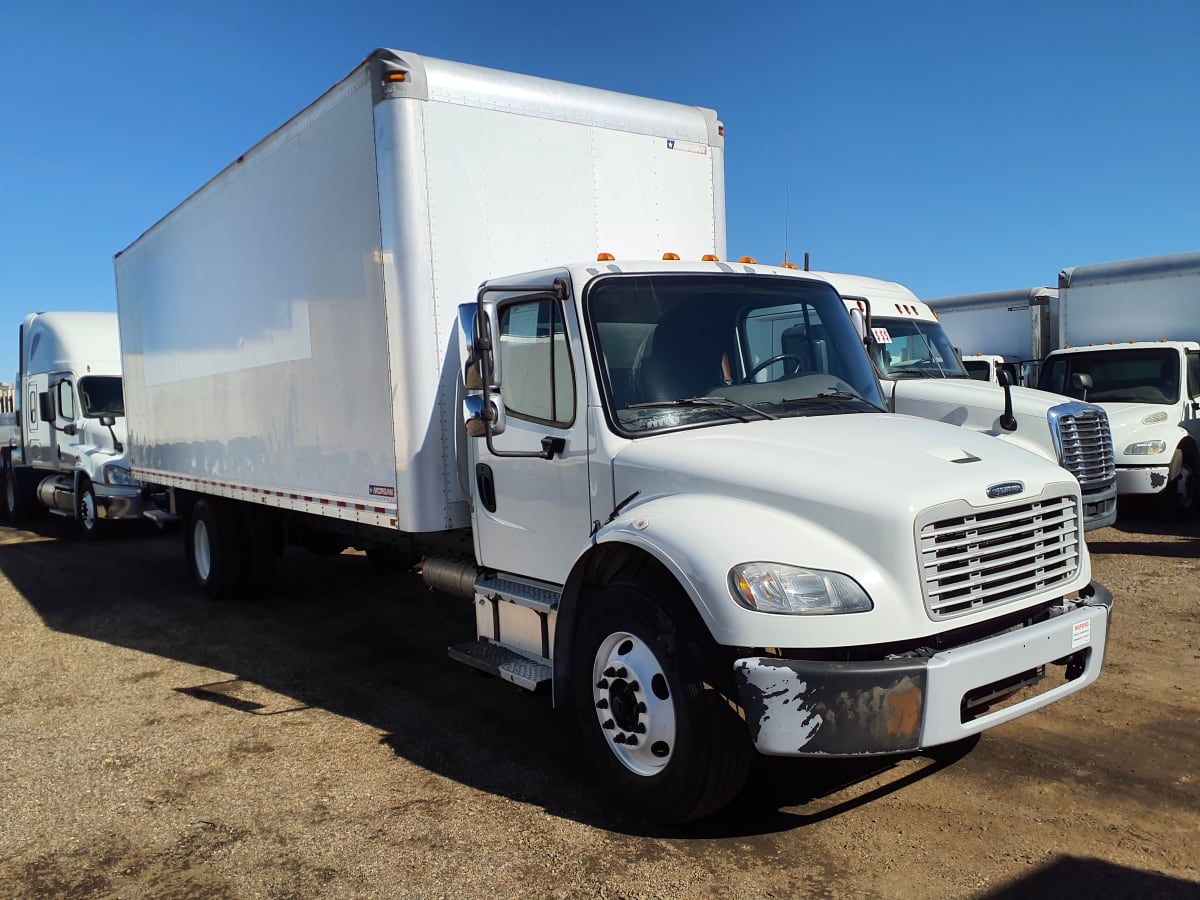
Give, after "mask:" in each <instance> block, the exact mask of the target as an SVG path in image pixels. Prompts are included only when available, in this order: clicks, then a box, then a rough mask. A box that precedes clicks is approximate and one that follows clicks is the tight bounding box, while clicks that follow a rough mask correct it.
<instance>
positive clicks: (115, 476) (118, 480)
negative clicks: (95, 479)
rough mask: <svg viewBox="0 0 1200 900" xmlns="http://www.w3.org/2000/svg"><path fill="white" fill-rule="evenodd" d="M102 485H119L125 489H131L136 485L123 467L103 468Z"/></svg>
mask: <svg viewBox="0 0 1200 900" xmlns="http://www.w3.org/2000/svg"><path fill="white" fill-rule="evenodd" d="M104 483H105V484H121V485H125V486H126V487H132V486H134V485H136V484H137V482H136V481H134V480H133V476H132V475H130V474H129V470H128V469H126V468H124V467H123V466H105V467H104Z"/></svg>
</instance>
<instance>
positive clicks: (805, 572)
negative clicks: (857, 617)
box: [729, 562, 875, 616]
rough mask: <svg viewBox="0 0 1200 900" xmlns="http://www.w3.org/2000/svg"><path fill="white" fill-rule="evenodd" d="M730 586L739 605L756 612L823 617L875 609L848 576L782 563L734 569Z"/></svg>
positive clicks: (744, 565)
mask: <svg viewBox="0 0 1200 900" xmlns="http://www.w3.org/2000/svg"><path fill="white" fill-rule="evenodd" d="M729 586H730V589H731V590H732V592H733V598H734V599H735V600H736V601H737V602H738V603H740V604H741V605H742V606H744V607H746V608H747V609H753V610H757V611H758V612H769V613H785V614H799V615H815V616H824V615H834V614H837V613H856V612H867V611H868V610H870V609H872V608H873V607H874V605H875V604H873V603H872V602H871V598H870V597H868V596H867V592H866V591H864V590H863V589H862V588H861V587H859V585H858V582H856V581H855V580H854V579H853V578H850V577H849V576H848V575H842V574H841V573H839V572H823V571H821V570H820V569H802V568H800V567H798V566H785V565H782V564H781V563H766V562H753V563H743V564H742V565H740V566H734V567H733V568H732V569H730V571H729Z"/></svg>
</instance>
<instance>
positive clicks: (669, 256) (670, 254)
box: [663, 253, 679, 259]
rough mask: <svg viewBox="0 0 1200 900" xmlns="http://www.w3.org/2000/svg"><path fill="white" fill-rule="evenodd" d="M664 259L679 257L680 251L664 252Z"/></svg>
mask: <svg viewBox="0 0 1200 900" xmlns="http://www.w3.org/2000/svg"><path fill="white" fill-rule="evenodd" d="M663 259H679V254H678V253H664V254H663Z"/></svg>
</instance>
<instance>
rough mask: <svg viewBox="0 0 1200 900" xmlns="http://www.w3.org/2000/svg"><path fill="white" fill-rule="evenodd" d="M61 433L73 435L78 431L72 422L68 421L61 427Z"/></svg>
mask: <svg viewBox="0 0 1200 900" xmlns="http://www.w3.org/2000/svg"><path fill="white" fill-rule="evenodd" d="M62 433H63V434H66V435H70V436H72V437H74V436H75V435H76V434H78V433H79V429H78V428H76V427H75V423H74V422H68V423H67V424H66V425H64V426H63V427H62Z"/></svg>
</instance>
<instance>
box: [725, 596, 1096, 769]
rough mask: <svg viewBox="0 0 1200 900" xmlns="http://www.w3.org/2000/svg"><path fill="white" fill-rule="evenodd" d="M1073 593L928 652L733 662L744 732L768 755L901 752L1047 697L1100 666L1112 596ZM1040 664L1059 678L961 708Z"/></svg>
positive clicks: (1079, 683) (960, 734)
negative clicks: (1009, 699) (1025, 692)
mask: <svg viewBox="0 0 1200 900" xmlns="http://www.w3.org/2000/svg"><path fill="white" fill-rule="evenodd" d="M1081 593H1082V594H1083V596H1082V597H1081V598H1080V599H1079V600H1074V601H1064V604H1063V606H1062V607H1061V608H1056V613H1057V614H1056V615H1053V616H1052V617H1051V618H1049V619H1047V620H1045V621H1042V622H1039V623H1037V624H1034V625H1029V626H1027V627H1025V628H1021V629H1018V630H1016V631H1007V632H1004V633H1001V634H998V635H994V636H992V637H990V638H986V639H984V640H980V641H975V642H973V643H970V644H966V645H963V646H960V647H955V648H953V649H950V650H944V651H942V652H939V653H935V654H933V655H932V656H930V657H929V658H903V659H892V660H879V661H868V662H829V661H824V660H803V659H780V658H777V657H766V656H758V657H748V658H745V659H739V660H737V662H736V663H735V664H734V675H735V677H736V679H737V686H738V695H739V699H740V701H741V705H742V708H743V710H744V711H745V715H746V725H747V727H748V728H749V731H750V737H751V738H752V739H753V741H754V745H755V747H756V748H757V749H758V751H759V752H760V753H765V754H767V755H770V756H860V755H868V754H886V753H904V752H908V751H913V750H918V749H921V748H924V747H932V746H937V745H939V744H946V743H950V742H952V741H956V740H960V739H962V738H966V737H969V736H971V735H973V734H977V733H979V732H981V731H984V730H985V729H987V728H991V727H993V726H994V725H999V724H1001V723H1002V722H1007V721H1010V720H1012V719H1015V718H1017V717H1019V716H1022V715H1025V714H1026V713H1028V712H1032V711H1033V710H1035V709H1038V708H1040V707H1042V706H1046V705H1048V704H1050V703H1053V702H1055V701H1056V700H1059V699H1061V698H1062V697H1065V696H1067V695H1068V694H1073V693H1075V692H1076V691H1079V690H1082V689H1083V688H1084V687H1086V686H1087V685H1089V684H1091V683H1092V682H1093V681H1095V680H1096V678H1097V677H1098V676H1099V674H1100V669H1101V667H1102V666H1103V663H1104V650H1105V646H1106V644H1107V637H1108V626H1109V620H1110V618H1111V614H1112V594H1111V593H1110V592H1109V591H1108V590H1107V589H1106V588H1105V587H1104V586H1103V585H1100V584H1097V583H1096V582H1092V584H1091V585H1089V586H1088V588H1087V589H1085V590H1084V591H1083V592H1081ZM1048 665H1066V666H1068V670H1069V674H1068V676H1067V678H1068V680H1067V681H1066V682H1065V683H1064V684H1061V685H1059V686H1057V687H1054V688H1053V689H1049V690H1047V691H1045V692H1044V693H1041V694H1038V695H1037V696H1034V697H1031V698H1029V699H1024V700H1021V701H1020V702H1016V703H1014V705H1012V706H1008V707H1005V708H1003V709H1001V710H996V711H984V713H983V714H981V715H975V714H974V712H973V711H970V710H968V711H967V712H964V709H966V708H967V707H970V706H971V697H973V696H977V695H981V692H982V693H983V694H986V691H987V690H988V689H990V688H992V687H996V688H997V690H998V691H999V690H1000V687H1003V686H1005V685H1015V684H1017V683H1018V682H1019V680H1020V678H1021V677H1024V675H1025V674H1027V673H1029V672H1031V671H1036V670H1039V669H1040V668H1041V667H1045V666H1048ZM1014 679H1017V680H1016V681H1014ZM997 686H999V687H997Z"/></svg>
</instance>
